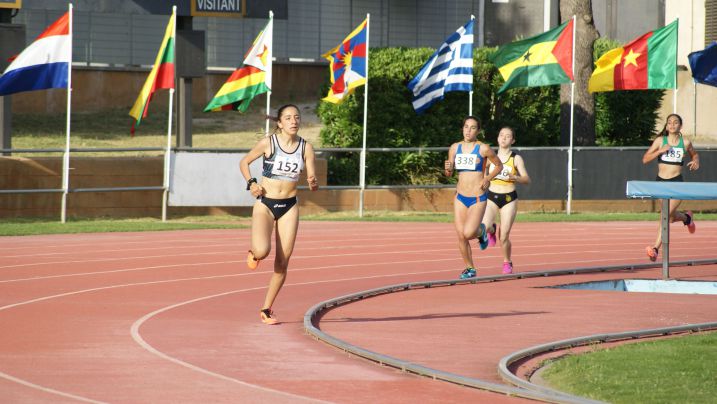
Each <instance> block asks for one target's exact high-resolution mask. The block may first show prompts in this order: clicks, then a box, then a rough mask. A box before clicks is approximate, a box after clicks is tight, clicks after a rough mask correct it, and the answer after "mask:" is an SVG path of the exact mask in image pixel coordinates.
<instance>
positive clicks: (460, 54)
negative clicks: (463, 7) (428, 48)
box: [408, 18, 474, 114]
mask: <svg viewBox="0 0 717 404" xmlns="http://www.w3.org/2000/svg"><path fill="white" fill-rule="evenodd" d="M473 22H474V21H473V19H472V18H471V20H470V21H468V22H467V23H466V24H465V25H464V26H462V27H460V28H458V30H457V31H456V32H454V33H453V34H451V36H449V37H448V39H446V41H445V42H443V43H442V44H441V46H439V47H438V49H437V50H436V52H434V53H433V55H432V56H431V58H430V59H428V61H427V62H426V63H425V64H424V65H423V67H421V70H419V71H418V74H417V75H416V77H414V78H413V79H412V80H411V81H410V82H409V83H408V89H409V90H411V92H412V93H413V102H412V103H413V109H414V110H415V111H416V113H417V114H421V113H423V112H424V111H425V110H427V109H428V108H429V107H430V106H431V105H433V104H434V103H436V102H438V101H440V100H442V99H443V97H444V94H445V93H447V92H449V91H471V90H472V89H473Z"/></svg>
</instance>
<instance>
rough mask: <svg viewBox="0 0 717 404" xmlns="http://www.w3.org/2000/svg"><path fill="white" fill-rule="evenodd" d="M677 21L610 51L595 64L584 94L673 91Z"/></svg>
mask: <svg viewBox="0 0 717 404" xmlns="http://www.w3.org/2000/svg"><path fill="white" fill-rule="evenodd" d="M677 24H678V23H677V20H675V21H673V22H672V23H671V24H670V25H667V26H665V27H663V28H660V29H658V30H655V31H650V32H648V33H646V34H645V35H643V36H641V37H639V38H637V39H635V40H634V41H632V42H630V43H629V44H627V45H625V46H622V47H619V48H615V49H612V50H610V51H608V52H606V53H605V54H604V55H602V56H601V57H600V59H598V61H597V62H595V71H593V74H592V76H590V81H589V83H588V91H590V92H591V93H594V92H598V91H615V90H647V89H657V88H675V75H676V73H677Z"/></svg>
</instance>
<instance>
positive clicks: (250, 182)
mask: <svg viewBox="0 0 717 404" xmlns="http://www.w3.org/2000/svg"><path fill="white" fill-rule="evenodd" d="M257 182H258V181H257V180H256V178H253V177H252V178H249V180H247V182H246V190H247V191H248V190H250V189H251V184H256V183H257Z"/></svg>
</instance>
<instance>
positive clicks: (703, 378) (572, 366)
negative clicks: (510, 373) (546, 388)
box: [542, 332, 717, 403]
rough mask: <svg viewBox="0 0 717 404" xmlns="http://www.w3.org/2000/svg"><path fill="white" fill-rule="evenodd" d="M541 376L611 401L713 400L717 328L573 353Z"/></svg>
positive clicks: (715, 394) (560, 387) (716, 392)
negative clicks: (709, 331)
mask: <svg viewBox="0 0 717 404" xmlns="http://www.w3.org/2000/svg"><path fill="white" fill-rule="evenodd" d="M542 377H543V379H544V380H545V381H547V382H548V383H549V385H550V386H551V387H552V388H555V389H557V390H560V391H565V392H568V393H570V394H574V395H578V396H582V397H588V398H592V399H596V400H601V401H606V402H610V403H714V402H716V400H717V332H711V333H699V334H694V335H688V336H684V337H678V338H670V339H663V340H656V341H649V342H643V343H634V344H625V345H618V346H616V347H612V348H607V349H599V350H596V351H593V352H589V353H585V354H578V355H570V356H568V357H565V358H563V359H558V360H556V361H554V362H552V363H551V364H550V366H549V367H548V368H546V369H545V371H544V372H543V374H542Z"/></svg>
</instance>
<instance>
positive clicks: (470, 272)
mask: <svg viewBox="0 0 717 404" xmlns="http://www.w3.org/2000/svg"><path fill="white" fill-rule="evenodd" d="M475 277H476V270H475V269H474V268H471V267H468V268H466V269H464V270H463V272H461V276H460V278H461V279H470V278H475Z"/></svg>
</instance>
